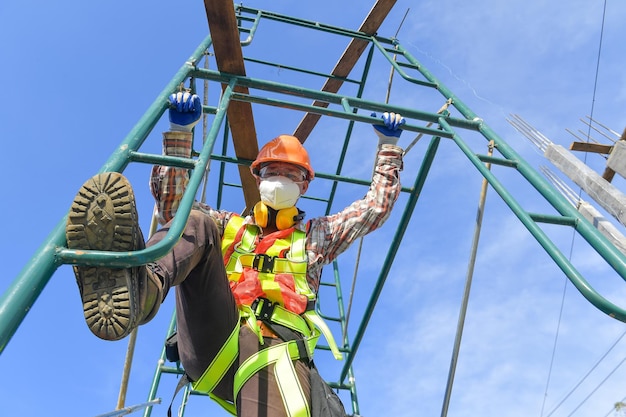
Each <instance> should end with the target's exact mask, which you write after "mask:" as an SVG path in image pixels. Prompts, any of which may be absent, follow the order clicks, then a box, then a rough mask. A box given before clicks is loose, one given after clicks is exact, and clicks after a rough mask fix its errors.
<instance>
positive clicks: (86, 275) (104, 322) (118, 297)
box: [65, 172, 141, 340]
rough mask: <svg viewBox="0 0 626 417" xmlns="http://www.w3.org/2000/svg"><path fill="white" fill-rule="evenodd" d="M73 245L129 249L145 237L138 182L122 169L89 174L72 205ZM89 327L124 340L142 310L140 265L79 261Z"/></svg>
mask: <svg viewBox="0 0 626 417" xmlns="http://www.w3.org/2000/svg"><path fill="white" fill-rule="evenodd" d="M65 231H66V239H67V246H68V248H69V249H86V250H101V251H113V252H128V251H132V250H135V249H136V246H137V244H136V242H137V239H138V236H140V233H141V232H140V231H139V226H138V216H137V209H136V208H135V197H134V195H133V190H132V187H131V186H130V183H129V182H128V180H126V178H124V176H122V175H121V174H119V173H117V172H107V173H103V174H98V175H96V176H94V177H93V178H91V179H89V180H88V181H87V182H85V184H83V186H82V187H81V189H80V190H79V191H78V194H77V195H76V197H75V198H74V201H73V203H72V206H71V208H70V212H69V216H68V221H67V226H66V230H65ZM74 274H75V275H76V282H77V283H78V287H79V290H80V294H81V298H82V303H83V312H84V314H85V321H86V322H87V326H88V327H89V329H90V330H91V332H92V333H93V334H95V335H96V336H98V337H99V338H101V339H105V340H119V339H122V338H123V337H125V336H127V335H128V334H129V333H130V332H131V331H132V330H133V329H134V328H135V327H136V326H137V321H138V315H139V289H138V278H137V274H138V271H137V268H126V269H117V268H106V267H91V266H74Z"/></svg>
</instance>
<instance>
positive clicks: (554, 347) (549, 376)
mask: <svg viewBox="0 0 626 417" xmlns="http://www.w3.org/2000/svg"><path fill="white" fill-rule="evenodd" d="M605 17H606V0H604V5H603V10H602V24H601V27H600V45H599V46H598V58H597V60H596V74H595V78H594V83H593V95H592V99H591V114H590V116H589V117H590V119H592V120H593V111H594V108H595V101H596V91H597V87H598V74H599V73H600V57H601V53H602V40H603V38H604V22H605ZM589 137H591V126H590V127H589V128H588V132H587V141H589ZM584 162H585V164H586V163H587V153H586V152H585V156H584ZM578 195H579V197H581V195H582V190H581V189H580V188H579V191H578ZM575 241H576V234H575V233H574V232H572V241H571V245H570V253H569V259H570V261H571V259H572V254H573V250H574V244H575ZM567 286H568V283H567V280H566V279H565V285H564V288H563V296H562V299H561V309H560V312H559V320H558V323H557V331H556V335H555V340H554V346H553V349H552V357H551V359H550V368H549V371H548V378H547V381H546V390H545V392H544V399H543V404H542V406H541V416H542V417H543V411H544V406H545V402H546V398H547V396H548V388H549V385H550V380H551V377H552V369H553V365H554V358H555V356H556V344H557V341H558V337H559V332H560V327H561V318H562V312H563V307H564V305H565V293H566V290H567ZM607 353H608V352H607ZM605 356H606V354H605ZM596 366H597V365H596ZM587 375H588V374H587ZM587 375H586V376H585V378H586V377H587ZM581 382H582V381H581ZM572 391H573V390H572ZM570 394H571V392H570ZM570 394H568V395H567V396H569V395H570ZM590 395H591V394H590ZM566 398H567V397H566ZM586 400H587V399H585V400H584V401H586ZM563 401H565V399H564V400H563ZM563 401H561V402H560V403H559V404H558V405H557V406H556V407H555V408H554V410H552V412H550V414H548V416H546V417H549V416H550V415H552V413H554V412H555V411H556V410H557V409H558V408H559V407H560V405H561V404H562V403H563ZM584 401H583V403H584ZM580 405H582V403H581V404H580ZM580 405H579V406H578V407H580ZM578 407H577V408H576V410H577V409H578ZM576 410H574V411H576ZM570 415H571V414H570Z"/></svg>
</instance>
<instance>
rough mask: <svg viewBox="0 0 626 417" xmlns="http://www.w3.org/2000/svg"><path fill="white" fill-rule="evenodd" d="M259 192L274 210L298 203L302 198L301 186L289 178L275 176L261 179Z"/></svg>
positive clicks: (263, 200) (262, 198)
mask: <svg viewBox="0 0 626 417" xmlns="http://www.w3.org/2000/svg"><path fill="white" fill-rule="evenodd" d="M259 193H261V201H262V202H264V203H265V204H267V205H268V206H270V207H271V208H273V209H274V210H280V209H284V208H288V207H293V206H295V205H296V202H297V201H298V198H300V187H299V186H298V184H296V183H295V182H293V181H292V180H290V179H289V178H286V177H282V176H275V177H269V178H263V179H262V180H261V184H260V185H259Z"/></svg>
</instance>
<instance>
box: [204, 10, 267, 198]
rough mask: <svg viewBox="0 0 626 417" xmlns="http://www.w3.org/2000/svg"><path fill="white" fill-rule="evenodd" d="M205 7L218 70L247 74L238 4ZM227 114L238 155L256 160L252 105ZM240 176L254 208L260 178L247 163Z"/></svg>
mask: <svg viewBox="0 0 626 417" xmlns="http://www.w3.org/2000/svg"><path fill="white" fill-rule="evenodd" d="M204 8H205V9H206V16H207V21H208V22H209V31H210V33H211V39H212V40H213V52H214V53H215V61H216V62H217V68H218V70H219V71H221V72H226V73H229V74H235V75H246V69H245V66H244V62H243V52H242V50H241V43H240V38H239V29H238V28H237V19H236V16H235V6H234V3H233V2H232V0H204ZM224 88H225V85H222V90H223V89H224ZM235 91H237V92H240V93H243V94H248V88H247V87H236V88H235ZM227 115H228V123H229V125H230V131H231V134H232V137H233V143H234V147H235V155H237V158H243V159H250V160H252V159H255V158H256V156H257V154H258V153H259V144H258V142H257V139H256V129H255V126H254V117H253V115H252V105H251V104H250V103H246V102H241V101H231V102H230V105H229V106H228V110H227ZM239 176H240V177H241V185H242V187H243V195H244V199H245V202H246V207H247V209H250V208H251V207H253V206H254V204H256V202H258V201H259V199H260V197H259V190H258V188H257V185H256V180H255V179H254V177H253V176H252V174H251V173H250V170H249V169H248V167H245V166H240V167H239Z"/></svg>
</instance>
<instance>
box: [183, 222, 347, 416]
mask: <svg viewBox="0 0 626 417" xmlns="http://www.w3.org/2000/svg"><path fill="white" fill-rule="evenodd" d="M244 220H245V219H244V218H243V217H241V216H236V215H235V216H233V217H231V219H230V220H229V221H228V223H227V224H226V227H225V231H224V235H223V238H222V254H223V256H224V264H225V266H226V273H227V275H228V279H229V281H230V284H231V290H232V291H233V295H234V296H235V300H236V301H237V304H238V307H239V315H240V320H239V323H245V324H246V325H247V326H248V327H249V328H250V329H252V331H253V332H254V333H255V334H256V335H257V336H258V338H259V342H260V344H261V345H262V344H263V343H264V342H263V334H262V332H261V329H260V326H259V322H263V323H266V324H267V325H268V326H269V327H270V328H271V329H272V330H274V331H275V333H276V334H277V335H278V336H279V337H280V338H281V339H282V340H283V342H282V343H279V344H277V345H274V346H269V347H265V348H263V349H261V350H260V351H259V352H257V353H256V354H254V355H252V356H250V357H249V358H248V359H246V360H245V361H244V362H243V363H242V364H241V365H240V366H239V368H238V369H237V371H236V372H235V379H234V387H233V398H234V399H236V398H237V395H238V393H239V391H240V390H241V388H242V387H243V385H244V384H245V383H246V382H247V381H248V379H250V378H251V377H252V376H253V375H254V374H255V373H257V372H258V371H260V370H261V369H263V368H265V367H266V366H269V365H271V364H274V373H275V377H276V381H277V383H278V386H279V389H280V392H281V396H282V399H283V404H284V406H285V409H286V410H287V414H288V416H290V417H308V416H310V410H309V406H308V404H307V401H306V399H305V398H306V397H305V393H304V392H303V390H302V387H301V385H300V382H299V380H298V378H297V375H296V371H295V368H294V365H293V362H292V361H294V360H298V359H301V358H303V359H307V360H311V359H312V358H313V352H314V350H315V346H316V344H317V341H318V339H319V337H320V335H322V334H323V335H324V337H325V338H326V340H327V342H328V345H329V347H330V350H331V351H332V353H333V355H334V357H335V358H336V359H338V360H340V359H341V358H342V355H341V353H340V352H339V349H338V348H337V344H336V343H335V341H334V339H333V337H332V333H331V332H330V329H329V328H328V326H327V325H326V323H325V322H324V320H323V319H322V318H321V317H320V316H319V314H317V312H316V311H315V309H314V306H315V299H316V296H315V293H313V291H312V290H311V289H310V287H309V285H308V283H307V280H306V268H307V255H306V250H305V243H306V234H305V232H303V231H301V230H298V229H296V228H293V227H292V228H290V229H287V230H283V231H279V232H275V233H272V234H270V235H268V236H266V237H265V238H264V239H263V240H261V241H259V236H260V229H259V227H258V226H256V225H254V224H244V223H245V221H244ZM240 327H241V324H238V325H236V326H235V328H234V329H233V331H232V332H231V334H230V336H229V337H228V339H227V341H226V343H225V344H224V345H223V346H222V348H221V350H220V351H219V352H218V354H217V355H216V356H215V358H214V359H213V361H212V362H211V364H210V365H209V367H208V368H207V369H206V371H205V372H204V374H203V375H202V376H201V377H200V379H198V380H197V381H195V382H192V388H193V389H194V390H196V391H198V392H202V393H208V394H209V395H210V396H211V398H213V399H214V400H215V401H216V402H218V403H219V404H220V405H221V406H222V407H224V408H225V409H226V410H227V411H229V412H230V413H231V414H233V415H236V413H237V411H236V407H235V404H233V403H231V402H229V401H227V400H224V399H222V398H220V397H218V396H217V395H215V394H213V390H214V389H215V387H216V386H217V384H218V383H219V382H220V381H221V379H222V378H223V377H224V375H225V374H226V372H227V371H228V369H229V368H230V367H231V366H232V365H233V364H234V362H235V361H236V360H237V357H238V354H239V343H238V341H239V329H240Z"/></svg>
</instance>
